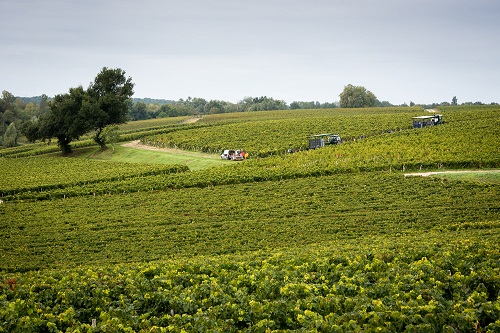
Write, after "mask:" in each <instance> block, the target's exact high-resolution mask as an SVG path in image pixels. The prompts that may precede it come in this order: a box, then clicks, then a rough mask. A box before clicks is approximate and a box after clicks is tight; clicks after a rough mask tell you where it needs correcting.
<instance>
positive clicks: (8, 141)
mask: <svg viewBox="0 0 500 333" xmlns="http://www.w3.org/2000/svg"><path fill="white" fill-rule="evenodd" d="M3 145H4V146H5V147H15V146H17V129H16V124H15V123H10V125H9V126H8V127H7V129H6V130H5V133H4V135H3Z"/></svg>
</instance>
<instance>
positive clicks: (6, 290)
mask: <svg viewBox="0 0 500 333" xmlns="http://www.w3.org/2000/svg"><path fill="white" fill-rule="evenodd" d="M440 112H441V113H442V114H443V117H444V120H445V123H444V124H443V125H439V126H434V127H432V128H422V129H413V128H411V117H412V116H413V115H422V114H424V111H423V110H420V109H418V108H379V109H354V110H348V109H330V110H294V111H293V112H292V111H269V112H249V113H238V114H225V115H213V116H212V115H210V116H205V117H204V118H203V119H201V120H199V121H198V122H197V123H196V124H192V123H183V121H185V118H179V119H169V120H168V121H166V120H165V121H159V120H158V121H148V122H145V123H143V124H141V122H137V123H131V124H127V125H126V127H122V135H124V136H125V135H131V136H133V140H139V139H140V140H141V142H143V143H149V144H151V145H154V146H155V147H159V148H168V147H181V148H183V149H184V150H185V151H184V152H175V151H172V150H171V151H161V150H140V149H137V148H127V147H123V146H121V144H116V145H115V152H114V153H112V152H111V150H108V151H104V152H98V151H97V148H94V147H87V148H85V147H84V146H85V145H83V144H82V147H84V148H79V149H75V155H74V156H73V157H64V158H63V157H59V156H57V154H56V155H54V154H52V155H50V156H48V155H46V154H41V153H40V151H41V148H40V147H41V146H34V147H33V149H30V148H29V147H18V148H17V149H18V151H16V150H15V149H10V150H8V151H3V150H2V151H0V154H3V156H6V157H4V158H0V169H1V170H2V175H3V176H4V177H2V179H1V181H0V193H1V199H2V203H1V204H0V231H1V232H0V247H1V251H0V290H1V294H0V332H42V331H47V332H292V331H293V332H297V331H306V332H498V331H499V330H500V248H499V247H498V246H497V244H500V232H499V230H500V183H499V181H498V175H499V174H498V172H496V171H490V172H476V173H467V174H465V173H464V174H458V173H456V174H455V173H446V174H439V175H433V176H431V177H405V173H409V172H429V171H440V172H442V171H449V170H468V169H473V170H481V171H482V170H485V169H488V170H497V169H499V168H500V138H499V136H498V128H500V107H498V106H480V107H472V106H471V107H449V108H443V109H441V110H440ZM160 132H161V133H160ZM325 132H336V133H339V134H340V135H341V136H342V137H343V138H344V139H345V142H344V143H342V144H340V145H337V146H329V147H325V148H321V149H316V150H301V149H300V148H301V147H302V148H303V147H304V146H305V145H306V144H307V136H308V135H311V134H316V133H325ZM134 133H135V134H134ZM145 133H149V134H150V135H145ZM136 135H137V136H136ZM360 137H363V139H360ZM124 138H125V137H124ZM127 138H129V137H127ZM82 142H83V141H82ZM123 142H126V140H123ZM78 144H79V143H78V142H77V143H76V145H78ZM225 148H226V149H227V148H243V149H245V150H247V151H249V152H250V158H249V159H248V160H245V161H242V162H227V161H226V162H224V161H221V160H220V158H219V157H218V155H219V154H220V150H221V149H225ZM289 148H299V151H298V152H296V153H294V154H287V153H286V150H287V149H289ZM44 149H45V148H44ZM8 156H11V157H10V158H9V157H8ZM14 156H30V157H18V158H12V157H14ZM172 163H173V164H172ZM92 319H96V327H95V328H93V327H92Z"/></svg>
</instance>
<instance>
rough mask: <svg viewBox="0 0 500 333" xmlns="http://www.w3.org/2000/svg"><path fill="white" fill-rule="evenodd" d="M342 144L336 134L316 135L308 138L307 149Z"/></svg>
mask: <svg viewBox="0 0 500 333" xmlns="http://www.w3.org/2000/svg"><path fill="white" fill-rule="evenodd" d="M339 143H342V139H341V138H340V135H338V134H332V133H325V134H316V135H312V136H310V137H309V147H308V149H316V148H321V147H324V146H326V145H336V144H339Z"/></svg>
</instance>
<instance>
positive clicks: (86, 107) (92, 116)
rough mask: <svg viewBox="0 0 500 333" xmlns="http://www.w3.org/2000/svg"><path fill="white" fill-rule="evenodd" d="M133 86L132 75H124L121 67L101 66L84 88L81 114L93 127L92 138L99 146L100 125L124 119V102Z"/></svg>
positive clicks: (126, 107)
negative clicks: (92, 79)
mask: <svg viewBox="0 0 500 333" xmlns="http://www.w3.org/2000/svg"><path fill="white" fill-rule="evenodd" d="M133 88H134V84H133V83H132V78H130V77H128V78H126V77H125V71H123V70H121V69H120V68H116V69H108V68H106V67H103V69H102V70H101V72H100V73H99V74H97V76H96V78H95V79H94V82H92V83H91V84H90V86H89V88H88V89H87V94H86V98H85V101H84V103H83V106H82V115H83V117H84V118H85V119H86V121H87V127H88V128H89V129H90V130H92V131H95V135H94V141H95V142H96V143H97V144H99V145H100V146H101V147H103V148H104V147H106V140H105V138H104V136H103V135H102V131H103V129H104V128H105V127H106V126H108V125H111V124H122V123H125V122H126V121H127V113H128V103H129V100H130V98H131V96H132V95H133V94H134V90H133Z"/></svg>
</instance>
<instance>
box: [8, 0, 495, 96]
mask: <svg viewBox="0 0 500 333" xmlns="http://www.w3.org/2000/svg"><path fill="white" fill-rule="evenodd" d="M0 11H1V12H2V13H4V17H3V19H2V21H1V22H0V28H1V29H2V31H3V32H4V33H3V34H2V35H1V36H0V45H2V47H1V48H0V90H7V91H9V92H10V93H12V94H14V95H16V96H22V97H30V96H39V95H41V94H46V95H48V96H54V95H57V94H61V93H66V92H67V91H68V89H69V88H70V87H76V86H79V85H82V86H83V87H87V86H88V85H89V83H90V82H91V81H92V80H93V79H94V77H95V76H96V75H97V73H98V72H99V71H100V70H101V69H102V67H109V68H117V67H118V68H121V69H123V70H124V71H125V72H126V75H127V76H131V77H132V81H133V82H134V83H135V88H134V91H135V94H134V97H137V98H153V99H167V100H179V99H181V98H182V99H187V98H188V97H198V98H204V99H206V100H224V101H228V102H233V103H236V102H238V101H240V100H243V99H244V98H245V97H248V96H250V97H258V96H268V97H272V98H274V99H277V100H284V101H286V102H287V103H288V104H289V103H291V102H293V101H319V102H321V103H324V102H335V101H338V100H339V94H340V93H341V92H342V90H343V88H344V86H346V85H348V84H353V85H357V86H363V87H365V88H366V89H368V90H370V91H371V92H373V93H374V94H375V95H376V96H377V98H378V99H379V100H381V101H389V102H390V103H392V104H395V105H398V104H403V103H407V104H409V103H410V101H413V102H414V103H417V104H431V103H441V102H444V101H447V102H451V99H452V98H453V96H456V97H457V98H458V102H459V104H460V103H463V102H477V101H481V102H483V103H486V104H489V103H491V102H500V98H499V97H500V80H499V74H500V62H499V61H498V59H500V43H498V42H499V40H500V38H499V37H500V36H499V35H500V2H498V1H494V0H478V1H474V2H472V1H465V0H458V1H452V0H433V1H431V0H407V1H398V0H381V1H377V2H373V1H369V0H354V1H348V2H347V1H340V0H333V1H327V0H309V1H303V0H290V1H287V2H285V1H280V0H266V1H263V0H257V1H254V2H251V3H250V2H243V1H234V0H232V1H230V0H215V1H211V2H206V1H201V0H185V1H182V2H181V1H157V0H144V1H141V2H135V1H129V0H125V1H118V0H102V1H96V0H89V1H85V2H79V1H74V0H66V1H65V0H48V1H44V2H39V1H34V0H20V1H19V0H3V1H2V2H1V3H0Z"/></svg>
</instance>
